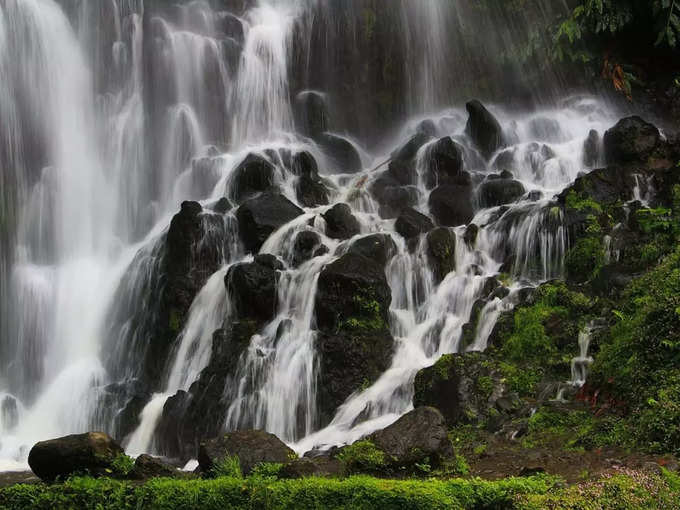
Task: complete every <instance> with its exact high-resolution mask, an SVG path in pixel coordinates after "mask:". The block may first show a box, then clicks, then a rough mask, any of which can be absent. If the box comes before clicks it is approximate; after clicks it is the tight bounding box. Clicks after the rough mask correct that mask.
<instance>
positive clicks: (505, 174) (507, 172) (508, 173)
mask: <svg viewBox="0 0 680 510" xmlns="http://www.w3.org/2000/svg"><path fill="white" fill-rule="evenodd" d="M500 177H501V179H514V178H515V176H514V175H513V173H512V172H511V171H510V170H502V171H501V173H500Z"/></svg>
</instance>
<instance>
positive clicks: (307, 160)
mask: <svg viewBox="0 0 680 510" xmlns="http://www.w3.org/2000/svg"><path fill="white" fill-rule="evenodd" d="M290 171H291V172H292V173H293V174H294V175H298V176H306V177H311V178H317V177H318V175H319V166H318V165H317V164H316V159H314V156H312V155H311V154H310V153H309V152H308V151H302V152H298V153H296V154H294V155H293V156H292V158H291V162H290Z"/></svg>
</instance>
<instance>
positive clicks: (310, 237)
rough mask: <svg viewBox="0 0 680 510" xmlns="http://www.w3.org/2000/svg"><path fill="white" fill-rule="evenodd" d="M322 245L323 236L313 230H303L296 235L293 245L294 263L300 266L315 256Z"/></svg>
mask: <svg viewBox="0 0 680 510" xmlns="http://www.w3.org/2000/svg"><path fill="white" fill-rule="evenodd" d="M319 246H321V237H320V236H319V234H317V233H316V232H313V231H311V230H303V231H302V232H300V233H298V234H297V235H296V236H295V244H294V245H293V265H294V266H299V265H300V264H302V263H304V262H307V261H308V260H310V259H312V258H313V257H314V253H315V252H316V250H317V249H318V248H319Z"/></svg>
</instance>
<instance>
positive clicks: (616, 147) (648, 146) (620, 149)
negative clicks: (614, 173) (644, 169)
mask: <svg viewBox="0 0 680 510" xmlns="http://www.w3.org/2000/svg"><path fill="white" fill-rule="evenodd" d="M660 141H661V134H660V133H659V130H658V129H657V128H656V127H655V126H654V125H652V124H649V123H648V122H645V121H644V120H643V119H641V118H640V117H638V116H633V117H627V118H625V119H621V120H620V121H619V122H618V123H617V124H616V125H615V126H614V127H613V128H611V129H609V130H608V131H607V132H606V133H605V134H604V153H605V158H606V160H607V164H609V165H612V164H621V163H631V162H636V161H637V162H644V161H645V160H646V159H647V158H648V157H649V156H650V155H651V153H652V152H653V151H654V149H655V148H656V147H657V146H658V145H659V143H660Z"/></svg>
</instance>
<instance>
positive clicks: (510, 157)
mask: <svg viewBox="0 0 680 510" xmlns="http://www.w3.org/2000/svg"><path fill="white" fill-rule="evenodd" d="M516 151H517V149H516V148H511V149H505V150H503V151H501V152H499V153H498V155H497V156H496V159H494V161H493V168H495V169H496V170H515V169H516V167H517V162H516V161H515V152H516Z"/></svg>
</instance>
